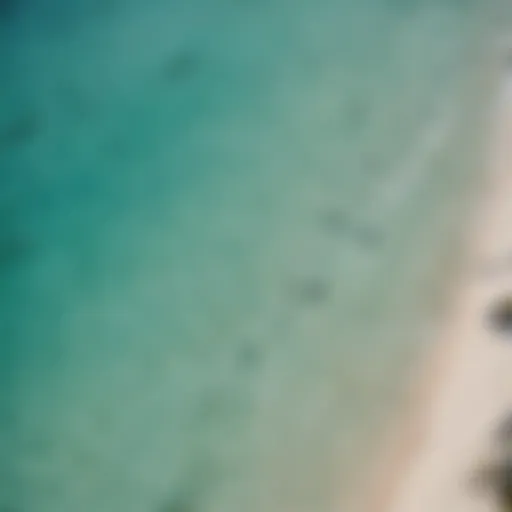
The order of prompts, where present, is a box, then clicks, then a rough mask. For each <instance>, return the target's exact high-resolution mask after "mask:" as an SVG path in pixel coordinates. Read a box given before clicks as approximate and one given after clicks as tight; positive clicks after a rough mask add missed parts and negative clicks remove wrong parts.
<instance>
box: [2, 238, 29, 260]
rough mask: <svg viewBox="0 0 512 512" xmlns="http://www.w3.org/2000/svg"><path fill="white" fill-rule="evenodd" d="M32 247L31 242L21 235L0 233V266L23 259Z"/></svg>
mask: <svg viewBox="0 0 512 512" xmlns="http://www.w3.org/2000/svg"><path fill="white" fill-rule="evenodd" d="M32 249H33V246H32V243H31V242H29V240H28V239H26V238H24V237H22V236H21V235H13V234H0V266H7V265H11V264H15V263H19V262H21V261H23V260H25V259H26V257H27V256H28V254H29V253H30V252H31V251H32Z"/></svg>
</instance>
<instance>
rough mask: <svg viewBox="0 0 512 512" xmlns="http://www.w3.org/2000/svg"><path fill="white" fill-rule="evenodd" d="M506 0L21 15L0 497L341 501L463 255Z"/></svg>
mask: <svg viewBox="0 0 512 512" xmlns="http://www.w3.org/2000/svg"><path fill="white" fill-rule="evenodd" d="M493 6H494V4H493ZM493 6H490V4H485V5H484V4H483V3H481V2H480V3H479V2H455V1H453V2H441V1H438V2H426V1H425V2H420V1H418V2H407V1H403V2H401V1H389V2H384V1H377V0H373V1H370V0H366V1H363V2H359V3H357V4H356V3H349V2H343V1H341V2H333V1H328V0H322V1H319V2H318V1H317V2H312V1H306V0H302V1H300V2H297V1H295V2H291V1H286V0H280V1H279V2H274V3H272V4H271V3H265V2H264V3H260V4H256V3H254V2H250V1H249V2H228V1H222V2H218V3H217V4H215V5H213V4H208V3H207V2H203V1H201V0H196V1H195V2H189V3H187V2H164V1H161V2H152V3H150V4H148V3H144V2H138V1H136V0H126V1H125V2H121V1H119V2H108V3H104V4H103V3H101V4H100V3H99V2H97V3H94V2H86V1H85V0H84V1H83V2H76V4H74V6H73V8H71V7H70V6H69V5H68V4H66V3H65V2H63V1H62V2H61V1H59V0H54V1H53V2H47V3H42V2H41V3H39V2H35V1H34V2H29V1H26V2H20V7H19V10H16V12H12V13H5V14H2V16H3V18H2V25H1V27H0V29H1V31H0V39H1V42H2V44H1V47H0V59H1V60H0V63H1V65H2V67H3V69H4V70H5V71H4V72H3V73H2V74H1V75H0V76H1V77H2V78H1V79H0V80H1V82H0V85H1V88H2V95H1V96H0V102H1V103H2V105H1V108H0V121H1V122H0V201H1V202H0V209H1V212H2V217H1V218H0V263H1V265H2V266H1V269H0V272H1V278H2V282H3V285H2V287H1V289H0V307H1V313H0V314H1V323H0V327H1V329H2V330H1V336H2V338H1V342H0V355H1V358H0V384H1V386H2V389H4V390H6V391H5V392H4V393H3V394H2V395H1V396H0V414H1V416H2V423H1V430H0V475H2V478H3V480H4V481H5V482H8V485H5V486H0V505H4V504H5V506H6V507H8V506H10V507H12V508H14V507H20V508H21V507H26V508H27V509H37V510H38V511H39V512H68V511H69V510H73V511H74V512H82V511H83V512H89V511H91V510H95V511H97V512H101V511H103V510H104V511H105V512H107V511H108V512H117V511H121V510H122V511H123V512H132V511H133V512H139V511H140V510H169V511H172V512H182V511H183V510H187V511H188V510H193V511H194V512H195V511H196V510H197V511H198V512H199V511H201V512H202V511H205V512H220V511H222V512H232V511H233V512H235V511H236V512H237V511H239V510H244V512H261V511H262V510H265V512H288V511H292V510H293V512H310V511H311V510H314V511H315V512H324V511H325V512H331V511H334V510H336V509H338V508H339V502H340V499H341V501H342V502H345V503H346V502H348V499H349V497H351V496H349V495H350V494H351V490H352V489H355V488H356V483H357V482H358V480H359V479H360V477H361V474H362V472H363V470H364V469H365V468H366V467H367V466H368V464H369V463H370V460H371V457H372V455H373V454H374V452H375V450H376V449H377V446H378V444H379V442H380V441H381V434H382V430H383V426H384V425H387V424H388V422H390V421H392V418H394V416H395V415H396V411H397V410H398V409H399V408H400V406H401V403H402V401H403V395H404V393H407V391H404V390H405V389H406V387H405V383H406V382H408V381H409V380H410V378H411V377H410V372H411V368H412V367H413V366H412V363H413V362H414V361H416V359H417V357H418V355H419V354H420V353H421V352H422V351H423V350H425V348H426V345H427V344H428V343H429V342H430V341H431V340H432V338H433V330H435V328H436V327H437V325H438V323H439V315H440V314H441V313H442V311H443V307H444V301H445V297H446V286H447V281H449V280H451V279H452V277H453V275H454V274H456V272H457V267H458V265H459V261H460V259H459V258H460V253H459V252H458V251H459V250H460V247H461V245H460V243H459V240H458V239H457V236H458V234H459V233H461V232H462V231H463V226H464V224H465V223H466V219H467V216H468V215H469V216H470V212H471V209H472V205H473V201H474V200H475V198H476V196H477V195H478V192H479V190H480V189H479V183H481V179H482V173H483V169H482V166H481V162H482V160H481V158H482V155H483V148H484V144H485V121H484V118H485V115H486V112H487V107H488V99H489V94H490V90H491V89H492V84H491V83H490V81H488V76H489V77H490V76H491V75H490V74H489V75H488V76H487V71H486V72H482V69H486V67H487V66H488V62H487V60H486V52H487V51H488V46H487V41H488V38H489V31H490V29H489V24H492V23H495V22H496V20H497V18H498V17H497V18H494V17H493V16H495V14H494V12H495V11H493V10H492V9H493ZM500 21H501V19H500ZM491 22H492V23H491ZM165 507H167V508H165ZM180 507H181V508H180ZM187 507H188V508H187ZM0 508H1V507H0ZM345 509H346V508H345ZM345 509H344V510H345Z"/></svg>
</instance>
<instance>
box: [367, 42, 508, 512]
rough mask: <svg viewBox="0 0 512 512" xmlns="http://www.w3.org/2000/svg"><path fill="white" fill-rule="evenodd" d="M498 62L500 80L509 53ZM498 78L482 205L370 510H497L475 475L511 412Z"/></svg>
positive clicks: (503, 109)
mask: <svg viewBox="0 0 512 512" xmlns="http://www.w3.org/2000/svg"><path fill="white" fill-rule="evenodd" d="M496 53H497V56H498V58H497V59H496V60H497V62H496V67H494V66H493V67H494V70H496V69H498V70H499V68H498V66H501V68H503V60H504V59H503V53H502V49H500V50H499V51H498V52H496ZM509 60H510V59H509ZM505 61H506V59H505ZM491 72H492V71H491ZM495 78H497V80H496V82H497V85H496V87H495V91H496V93H497V97H496V101H495V102H494V104H493V105H492V110H491V117H490V126H491V134H490V138H489V141H490V143H489V145H488V148H489V149H488V151H487V153H488V157H487V160H486V161H487V163H488V165H489V171H490V172H488V173H486V180H487V181H486V182H485V183H483V186H484V189H482V196H483V197H482V202H481V204H479V205H477V208H476V210H475V218H474V219H472V227H471V229H470V230H469V232H468V233H467V234H466V235H465V236H466V240H465V247H466V256H465V258H464V259H465V261H462V262H461V264H462V265H463V268H462V270H461V272H460V275H459V276H457V279H456V283H455V284H454V286H453V288H452V296H451V299H450V301H449V305H448V309H447V310H446V312H445V319H444V321H443V325H442V328H441V330H440V333H439V335H438V336H439V338H438V340H437V342H436V344H435V349H434V350H432V351H431V352H430V354H429V356H428V357H427V358H424V359H423V363H422V364H421V366H420V367H419V369H418V372H419V375H416V376H415V377H414V379H413V380H414V381H415V382H416V383H417V385H416V387H414V388H413V390H412V391H411V395H410V396H409V397H408V400H409V401H408V403H409V406H408V407H407V408H406V412H405V415H404V417H403V418H402V419H401V421H400V424H399V426H398V428H395V429H394V430H393V433H392V435H391V439H390V440H388V441H387V442H386V443H385V446H386V450H385V453H384V454H383V456H382V460H381V463H380V464H379V465H378V471H377V482H378V485H377V486H376V487H374V488H373V492H372V493H371V498H370V504H369V505H368V504H367V505H366V506H365V507H364V509H365V510H368V511H371V512H434V511H435V512H484V511H489V512H490V511H493V510H500V508H499V507H498V504H497V499H496V495H495V494H496V493H494V492H492V488H490V487H489V488H486V487H479V486H478V485H475V475H476V474H477V473H478V472H479V471H481V470H485V468H487V467H490V465H491V464H493V463H494V462H495V458H494V457H495V456H496V453H495V448H494V442H495V431H496V427H497V425H498V423H499V422H500V421H501V420H502V419H503V418H504V417H505V416H507V413H509V412H510V411H512V334H511V335H510V337H508V338H507V336H505V335H503V334H500V333H499V332H498V331H496V330H494V329H492V328H491V326H490V325H489V323H488V318H489V317H488V313H489V308H490V307H491V305H493V304H496V302H497V301H499V300H500V298H501V297H503V296H504V295H506V294H508V293H510V294H512V258H511V257H510V255H511V254H512V229H511V225H510V221H511V219H512V70H511V69H510V68H509V69H508V70H505V71H504V72H503V71H502V70H499V73H496V77H495ZM425 360H426V363H425ZM418 383H419V384H418Z"/></svg>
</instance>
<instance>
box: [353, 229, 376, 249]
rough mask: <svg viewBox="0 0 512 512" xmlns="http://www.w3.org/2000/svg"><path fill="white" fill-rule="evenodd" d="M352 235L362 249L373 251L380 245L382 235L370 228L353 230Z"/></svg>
mask: <svg viewBox="0 0 512 512" xmlns="http://www.w3.org/2000/svg"><path fill="white" fill-rule="evenodd" d="M353 234H354V238H355V240H356V241H357V243H358V244H359V245H360V246H361V247H363V248H364V249H375V248H377V247H378V246H380V245H381V244H382V233H381V232H379V231H378V230H377V229H376V228H373V227H371V226H360V227H358V228H356V229H354V231H353Z"/></svg>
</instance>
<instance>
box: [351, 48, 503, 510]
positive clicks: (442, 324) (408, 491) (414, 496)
mask: <svg viewBox="0 0 512 512" xmlns="http://www.w3.org/2000/svg"><path fill="white" fill-rule="evenodd" d="M493 41H495V38H493ZM503 53H504V51H503V48H500V47H498V48H496V45H495V44H493V45H492V46H491V48H490V58H489V56H488V61H485V62H486V64H485V65H484V66H483V67H484V68H485V69H484V72H483V73H482V70H480V73H482V74H485V75H486V76H485V81H486V82H487V83H486V84H485V86H484V90H487V91H489V92H490V95H491V100H490V101H489V102H487V105H489V104H490V108H491V112H490V116H488V114H487V110H486V112H485V116H482V114H483V113H480V112H479V115H478V116H477V117H478V121H479V123H483V126H485V127H486V131H485V138H484V141H485V142H484V144H483V146H482V150H483V153H484V160H483V162H482V165H484V166H485V167H488V168H489V169H488V172H482V173H481V174H482V176H481V177H479V178H478V179H477V181H478V182H481V183H479V184H477V187H476V188H480V186H479V185H481V187H482V188H483V189H482V190H481V193H479V194H477V195H475V194H474V193H473V194H472V195H475V196H476V197H475V198H474V199H475V202H476V206H475V208H474V209H473V210H472V211H471V213H470V215H469V218H468V222H467V224H466V225H468V224H469V228H468V229H462V233H461V241H460V243H459V244H458V245H459V248H460V250H459V254H461V255H462V256H461V265H460V269H459V270H458V271H457V272H456V274H455V275H454V276H453V278H452V279H450V282H449V283H448V285H447V286H446V291H445V294H444V295H445V299H446V300H445V301H444V302H443V307H442V318H441V319H440V321H439V323H438V325H439V330H438V332H437V333H436V335H435V336H434V339H433V340H432V344H431V345H429V346H423V347H422V350H420V353H419V354H418V357H417V358H416V364H414V365H413V368H412V371H411V373H410V374H409V375H410V378H409V379H408V380H407V383H408V389H407V394H406V396H405V399H403V400H402V401H401V403H399V404H398V407H397V410H398V414H395V418H394V420H393V421H392V422H391V426H389V425H388V428H387V429H386V433H385V435H384V436H383V438H384V442H383V443H381V444H380V445H379V446H381V452H380V453H379V454H378V457H377V460H376V461H375V460H374V462H376V464H374V466H373V471H371V475H370V476H371V478H370V480H369V481H370V485H369V486H367V489H363V491H365V490H366V491H368V490H369V491H371V492H370V493H369V494H370V498H369V500H365V503H364V504H363V505H362V507H359V508H360V509H361V510H364V511H365V512H395V511H397V512H398V511H400V512H412V510H413V508H411V504H413V503H414V504H415V505H416V506H414V511H416V510H418V511H420V510H421V511H422V512H423V511H425V512H427V510H429V507H430V510H436V512H445V508H446V512H448V510H450V512H453V508H452V506H453V504H451V505H449V506H447V507H445V508H440V507H439V506H437V508H436V507H435V506H434V507H433V506H432V505H430V506H429V505H428V504H425V505H424V506H422V505H421V500H420V501H418V496H420V495H423V497H425V496H427V495H428V493H429V492H433V491H432V490H430V491H429V489H431V486H432V484H431V483H428V482H427V480H428V476H427V474H428V472H429V467H430V471H432V464H431V462H432V460H430V459H431V458H432V457H431V455H429V454H431V453H432V452H433V450H432V449H431V448H432V447H433V446H432V447H431V448H430V449H429V447H428V443H429V441H430V442H432V440H433V439H434V438H435V435H434V434H433V432H434V431H435V430H436V425H441V426H442V424H443V423H444V424H448V423H450V422H449V421H447V420H446V421H444V422H443V421H441V420H440V419H439V415H438V414H436V410H439V407H440V403H442V402H444V401H446V400H443V398H444V397H443V395H444V394H446V392H448V394H449V391H450V386H452V385H453V382H452V381H453V380H454V374H457V366H459V367H460V366H461V363H460V361H461V359H462V360H464V357H462V358H460V357H457V356H461V354H460V352H461V351H464V350H465V343H462V340H465V339H466V337H467V336H466V333H469V332H471V331H473V332H474V331H475V325H473V324H472V322H471V320H472V321H475V320H477V321H478V320H480V323H481V318H482V311H481V304H480V303H481V302H482V299H483V301H484V302H486V301H487V300H488V296H487V295H486V288H487V287H486V283H487V281H488V280H489V278H488V277H486V276H485V275H481V274H482V273H481V272H480V271H479V267H481V265H482V263H484V262H485V263H487V259H488V258H487V255H485V250H483V251H482V249H483V248H486V243H485V235H486V233H487V232H488V231H491V232H492V226H494V224H495V219H493V217H495V216H496V215H495V214H496V211H499V210H500V208H502V207H503V202H504V201H506V197H503V200H502V202H499V201H498V204H496V197H498V198H499V194H500V192H501V193H503V190H505V191H506V190H508V191H509V192H510V194H511V195H512V179H511V178H508V183H506V180H507V178H506V175H505V171H504V169H505V167H506V166H505V165H503V161H506V160H507V156H506V153H507V148H506V140H505V139H504V137H506V134H507V133H510V134H512V101H510V100H511V99H512V72H511V71H510V70H506V71H507V74H506V75H505V76H504V73H503V56H504V55H503ZM484 59H485V57H484ZM485 72H487V73H485ZM477 80H480V81H481V80H482V78H478V77H477ZM509 89H510V91H511V93H510V94H509V99H508V101H507V102H506V104H505V105H503V100H504V98H505V95H507V90H509ZM503 106H505V107H507V109H508V111H505V112H503V111H502V108H503ZM504 123H508V125H509V127H510V129H507V125H506V124H505V125H504ZM480 125H481V124H479V126H480ZM488 134H490V136H488ZM494 146H496V147H494ZM508 152H509V153H510V156H512V151H510V150H508ZM501 153H505V156H503V155H502V156H500V155H501ZM508 160H509V161H510V158H508ZM500 161H501V164H500ZM502 166H503V169H502V168H501V167H502ZM504 185H508V188H507V187H506V186H504ZM504 195H505V196H506V193H505V194H504ZM489 226H491V229H489ZM482 233H483V234H484V237H483V238H484V240H482V236H481V235H482ZM482 242H484V243H482ZM491 245H492V243H491ZM482 252H483V253H484V254H482ZM482 257H483V259H482ZM497 257H499V255H497V254H495V255H492V254H491V258H490V259H491V260H492V259H493V258H494V259H496V258H497ZM475 272H476V277H475ZM475 308H476V309H475ZM475 313H476V314H475ZM468 320H469V321H468ZM480 327H481V326H480ZM476 332H477V333H478V334H476V336H477V337H479V336H480V337H481V334H482V333H481V332H480V333H479V332H478V331H476ZM485 347H487V345H486V346H485ZM485 347H484V350H485ZM468 350H469V349H466V352H468ZM462 355H463V354H462ZM459 373H460V371H459ZM414 376H416V377H414ZM451 405H454V406H456V405H457V400H456V397H453V398H452V402H451ZM451 405H450V407H451ZM441 409H442V406H441ZM465 419H466V420H468V418H465ZM460 421H462V422H463V420H462V419H461V420H460ZM463 424H464V422H463ZM438 428H439V427H438ZM441 430H442V428H441ZM429 457H430V459H429ZM442 458H443V457H441V459H442ZM437 468H438V469H439V466H437ZM390 470H391V471H390ZM415 478H416V480H415ZM425 479H427V480H425ZM418 488H422V489H423V491H418ZM463 493H464V494H468V493H466V492H465V491H463ZM415 500H416V501H415ZM404 503H406V504H407V503H409V505H405V506H404ZM400 505H402V506H400ZM359 508H358V509H359ZM457 510H458V509H457ZM475 510H484V509H475ZM461 511H462V509H461Z"/></svg>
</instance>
